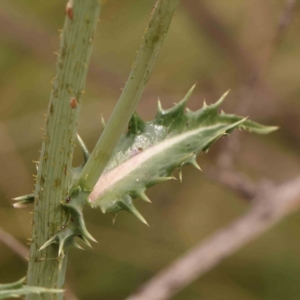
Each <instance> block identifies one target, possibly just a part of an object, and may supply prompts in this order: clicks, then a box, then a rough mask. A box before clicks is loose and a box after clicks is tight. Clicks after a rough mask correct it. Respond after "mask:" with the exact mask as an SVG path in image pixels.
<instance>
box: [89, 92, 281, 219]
mask: <svg viewBox="0 0 300 300" xmlns="http://www.w3.org/2000/svg"><path fill="white" fill-rule="evenodd" d="M193 89H194V87H192V88H191V89H190V90H189V92H188V93H187V95H186V96H185V97H184V99H183V100H182V101H180V102H179V103H178V104H176V105H175V106H174V107H173V108H171V109H168V110H164V109H163V108H162V106H161V103H160V101H159V102H158V112H157V115H156V118H155V119H154V120H153V121H150V122H143V121H142V120H141V119H140V118H139V117H138V116H137V115H136V114H135V115H134V116H133V117H132V119H131V121H130V125H129V130H128V132H127V134H125V135H124V136H123V137H122V138H121V140H120V141H119V143H118V146H117V147H116V149H115V151H114V155H113V158H112V159H111V161H110V162H109V164H108V166H107V168H106V170H105V172H104V173H103V174H102V176H101V177H100V178H99V180H98V182H97V184H96V185H95V188H94V190H93V192H92V193H91V194H90V196H89V199H88V202H89V203H90V205H91V206H92V207H99V208H100V209H101V210H102V212H104V213H106V212H109V213H111V214H112V215H113V216H114V218H115V217H116V215H117V214H118V213H119V212H120V211H121V210H127V211H129V212H131V213H133V214H134V215H135V216H136V217H137V218H138V219H139V220H141V221H142V222H144V223H145V220H144V218H143V217H142V216H141V215H140V213H139V212H138V211H137V210H136V208H135V207H134V206H133V203H132V200H133V199H134V198H140V199H142V200H146V201H147V200H148V197H147V196H146V194H145V190H146V189H147V188H149V187H150V186H153V185H155V184H157V183H159V182H162V181H165V180H169V179H173V178H174V177H173V175H172V174H173V172H174V170H175V169H177V168H180V169H181V167H182V166H183V165H185V164H191V165H193V166H195V167H196V168H197V169H200V167H199V166H198V164H197V162H196V157H197V155H198V154H199V153H200V152H206V151H207V150H208V149H209V147H210V146H211V145H212V144H213V143H214V142H215V141H216V140H218V139H219V138H220V137H222V136H224V135H227V134H229V133H231V132H232V131H233V130H234V129H235V128H240V129H245V130H248V131H251V132H256V133H260V134H265V133H269V132H271V131H274V130H275V129H277V127H266V126H262V125H259V124H257V123H255V122H252V121H248V120H246V118H242V117H239V116H235V115H228V114H225V113H222V114H219V113H218V109H219V106H220V105H221V103H222V102H223V101H224V99H225V97H226V95H227V94H228V92H227V93H225V94H224V95H223V96H222V97H221V98H220V99H219V100H218V101H217V102H216V103H214V104H212V105H209V106H208V105H206V104H204V105H203V107H202V108H201V109H200V110H198V111H195V112H193V111H190V110H189V111H187V112H186V113H185V112H184V110H185V106H186V103H187V100H188V99H189V98H190V96H191V94H192V91H193ZM179 177H180V179H181V178H182V177H181V173H179Z"/></svg>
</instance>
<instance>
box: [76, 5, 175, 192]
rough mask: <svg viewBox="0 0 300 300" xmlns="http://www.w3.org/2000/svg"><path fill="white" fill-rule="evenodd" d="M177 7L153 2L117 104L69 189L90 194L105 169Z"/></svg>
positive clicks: (148, 75)
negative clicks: (152, 8)
mask: <svg viewBox="0 0 300 300" xmlns="http://www.w3.org/2000/svg"><path fill="white" fill-rule="evenodd" d="M177 4H178V0H158V1H157V3H156V5H155V7H154V10H153V12H152V15H151V19H150V23H149V26H148V28H147V29H146V30H145V36H144V37H143V43H142V45H141V48H140V50H139V52H138V55H137V58H136V61H135V62H134V63H133V66H132V70H131V73H130V75H129V77H128V80H127V83H126V85H125V87H124V89H123V92H122V94H121V96H120V98H119V101H118V103H117V105H116V107H115V109H114V111H113V113H112V115H111V117H110V119H109V121H108V123H107V125H106V127H105V129H104V131H103V133H102V135H101V137H100V138H99V140H98V142H97V145H96V146H95V149H94V150H93V152H92V154H91V157H90V159H89V160H88V162H87V164H86V165H85V167H84V169H83V170H82V173H81V175H80V178H79V180H78V181H77V182H76V183H75V184H74V186H73V188H72V190H75V189H77V188H78V187H79V186H81V187H82V188H83V189H84V190H86V191H89V192H90V191H92V189H93V188H94V185H95V184H96V182H97V180H98V179H99V177H100V175H101V174H102V172H103V170H104V168H105V167H106V165H107V163H108V161H109V159H110V158H111V155H112V152H113V150H114V148H115V146H116V145H117V142H118V141H119V139H120V137H121V135H122V134H123V133H124V131H125V129H126V127H127V125H128V123H129V120H130V118H131V116H132V114H133V112H134V110H135V108H136V105H137V103H138V101H139V100H140V98H141V95H142V93H143V91H144V88H145V85H146V83H147V81H148V79H149V77H150V74H151V71H152V69H153V66H154V63H155V61H156V58H157V56H158V54H159V51H160V49H161V46H162V44H163V41H164V39H165V36H166V33H167V31H168V28H169V26H170V23H171V20H172V17H173V14H174V11H175V8H176V6H177Z"/></svg>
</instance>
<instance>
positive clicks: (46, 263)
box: [26, 0, 100, 300]
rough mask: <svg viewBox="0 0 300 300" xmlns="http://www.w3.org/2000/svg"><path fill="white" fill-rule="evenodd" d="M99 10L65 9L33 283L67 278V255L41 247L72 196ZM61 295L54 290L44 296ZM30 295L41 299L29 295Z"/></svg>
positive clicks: (39, 186) (79, 4)
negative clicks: (59, 255) (75, 153)
mask: <svg viewBox="0 0 300 300" xmlns="http://www.w3.org/2000/svg"><path fill="white" fill-rule="evenodd" d="M99 11H100V4H99V1H97V0H89V1H86V0H76V1H69V2H68V4H67V7H66V20H65V24H64V29H63V31H62V38H61V43H60V49H59V54H58V61H57V70H56V76H55V79H54V81H53V87H52V93H51V98H50V105H49V109H48V116H47V127H46V130H45V133H44V135H43V145H42V150H41V157H40V163H39V170H38V178H37V183H36V189H35V203H34V217H33V229H32V244H31V248H30V255H29V267H28V273H27V282H28V284H29V285H33V286H42V287H50V288H54V287H55V288H62V287H63V285H64V281H65V271H66V262H67V256H66V257H65V258H62V261H59V260H58V259H57V247H56V246H50V247H47V248H46V249H44V250H42V251H39V248H40V247H41V246H42V245H43V244H44V243H45V242H46V241H47V240H48V239H49V238H50V237H52V236H53V235H54V234H55V233H57V231H58V230H60V228H61V226H62V225H63V224H64V222H65V219H66V216H65V212H64V210H63V209H62V206H61V203H60V202H61V201H62V200H63V199H64V198H65V197H66V196H67V194H68V189H69V184H70V175H71V171H72V159H73V151H74V144H75V141H76V131H77V123H78V117H79V110H80V106H81V100H82V93H83V90H84V86H85V81H86V75H87V66H88V64H89V59H90V54H91V49H92V42H93V38H94V33H95V30H96V25H97V22H98V17H99ZM62 297H63V296H62V295H54V294H53V295H51V294H49V295H44V296H43V299H47V300H48V299H62ZM26 299H27V300H32V299H40V298H39V296H36V295H28V296H26Z"/></svg>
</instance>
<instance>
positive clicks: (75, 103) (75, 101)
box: [70, 97, 77, 108]
mask: <svg viewBox="0 0 300 300" xmlns="http://www.w3.org/2000/svg"><path fill="white" fill-rule="evenodd" d="M70 105H71V107H72V108H76V107H77V100H76V98H74V97H72V98H71V99H70Z"/></svg>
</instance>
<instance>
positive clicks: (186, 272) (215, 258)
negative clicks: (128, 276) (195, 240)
mask: <svg viewBox="0 0 300 300" xmlns="http://www.w3.org/2000/svg"><path fill="white" fill-rule="evenodd" d="M253 203H254V205H253V207H252V209H251V210H250V211H249V212H248V213H247V214H246V215H244V216H243V217H241V218H240V219H238V220H237V221H235V222H233V223H232V224H231V225H229V226H228V227H226V228H224V229H221V230H219V231H218V232H217V233H215V234H214V235H213V236H211V237H210V238H208V239H206V240H204V241H203V242H201V243H200V244H199V245H197V246H196V247H195V248H194V249H192V250H191V251H189V252H188V253H187V254H186V255H185V256H183V257H181V258H179V259H178V260H177V261H175V263H173V264H172V265H171V266H169V267H168V268H167V269H165V270H163V271H162V272H160V273H159V274H158V275H156V276H155V277H154V278H152V279H151V280H150V281H149V282H147V283H146V284H144V285H143V286H142V287H141V288H140V289H139V290H138V291H137V292H136V293H134V294H133V295H132V296H130V297H128V298H127V300H165V299H170V297H171V296H173V295H174V294H176V293H177V292H178V291H180V290H182V289H183V288H184V287H186V286H187V285H188V284H190V283H191V282H192V281H194V280H195V279H196V278H198V277H199V276H201V275H203V274H205V273H206V272H207V271H209V270H211V269H212V268H213V267H214V266H215V265H217V264H218V263H219V262H220V261H222V260H223V259H224V258H226V257H228V256H229V255H231V254H233V253H234V252H236V251H237V250H239V249H240V248H242V247H243V246H244V245H246V244H247V243H249V242H250V241H251V240H253V239H255V238H256V237H257V236H259V235H261V234H262V233H264V232H265V231H266V230H267V229H269V228H270V227H271V226H272V225H274V224H275V223H277V222H278V221H280V220H281V219H282V218H283V217H285V216H286V215H288V214H290V213H291V212H293V211H295V210H296V209H299V206H300V177H297V178H296V179H294V180H291V181H290V182H288V183H285V184H283V185H281V186H278V187H275V188H268V189H267V190H265V191H262V192H260V194H259V195H257V196H256V198H255V199H254V202H253Z"/></svg>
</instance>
